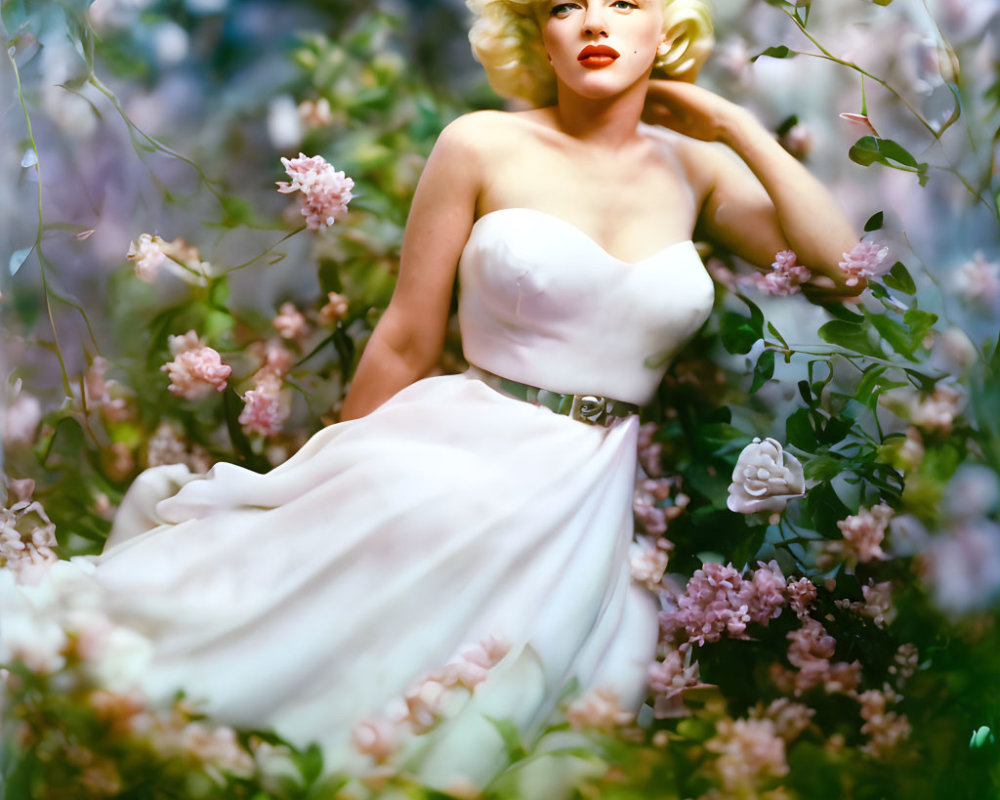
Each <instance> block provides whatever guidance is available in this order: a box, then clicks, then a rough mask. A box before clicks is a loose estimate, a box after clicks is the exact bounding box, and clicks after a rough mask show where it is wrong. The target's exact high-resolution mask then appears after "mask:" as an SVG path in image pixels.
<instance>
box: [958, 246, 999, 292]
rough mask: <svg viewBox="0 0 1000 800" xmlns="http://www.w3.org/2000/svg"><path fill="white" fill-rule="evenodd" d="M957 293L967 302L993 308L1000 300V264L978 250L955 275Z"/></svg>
mask: <svg viewBox="0 0 1000 800" xmlns="http://www.w3.org/2000/svg"><path fill="white" fill-rule="evenodd" d="M954 286H955V291H956V292H957V293H958V294H959V295H960V296H961V297H963V298H965V299H966V300H970V301H973V302H977V303H981V304H983V305H985V306H992V305H994V304H995V303H996V302H997V301H998V300H1000V264H998V263H997V262H996V261H987V260H986V256H985V255H984V254H983V251H982V250H977V251H976V252H975V253H974V254H973V256H972V260H971V261H967V262H966V263H964V264H963V265H962V266H961V267H959V269H958V270H957V271H956V273H955V282H954Z"/></svg>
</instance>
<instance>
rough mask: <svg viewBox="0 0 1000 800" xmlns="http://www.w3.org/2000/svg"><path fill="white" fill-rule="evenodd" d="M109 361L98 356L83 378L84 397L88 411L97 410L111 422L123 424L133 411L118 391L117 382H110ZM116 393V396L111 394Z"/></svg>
mask: <svg viewBox="0 0 1000 800" xmlns="http://www.w3.org/2000/svg"><path fill="white" fill-rule="evenodd" d="M108 366H109V364H108V361H107V359H106V358H104V357H102V356H96V357H95V358H94V360H93V361H91V362H90V366H89V367H87V371H86V373H85V374H84V377H83V386H84V396H85V397H86V401H87V409H88V410H90V411H94V410H97V411H99V412H100V414H101V416H102V417H104V419H106V420H108V421H109V422H121V421H123V420H125V419H128V417H129V415H130V413H131V409H130V407H129V403H128V401H127V400H126V399H125V398H124V397H122V396H121V395H120V394H119V393H118V392H117V391H115V390H117V389H118V383H117V381H113V380H108V379H107V378H106V377H105V375H106V374H107V371H108ZM112 391H115V396H112V394H111V392H112Z"/></svg>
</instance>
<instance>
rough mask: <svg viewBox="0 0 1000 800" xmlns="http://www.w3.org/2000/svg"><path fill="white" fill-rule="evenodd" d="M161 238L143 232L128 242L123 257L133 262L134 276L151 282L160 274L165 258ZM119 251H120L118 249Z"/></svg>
mask: <svg viewBox="0 0 1000 800" xmlns="http://www.w3.org/2000/svg"><path fill="white" fill-rule="evenodd" d="M163 244H164V241H163V239H161V238H160V237H159V236H153V235H151V234H148V233H143V234H141V235H140V236H139V238H138V239H135V240H134V241H132V242H129V246H128V253H127V254H126V256H125V258H127V259H128V260H129V261H133V262H135V276H136V277H137V278H138V279H139V280H141V281H145V282H146V283H152V282H153V281H154V280H156V276H157V275H159V274H160V268H161V267H162V266H163V263H164V262H165V261H166V260H167V255H166V253H164V252H163V247H162V245H163ZM119 252H120V251H119Z"/></svg>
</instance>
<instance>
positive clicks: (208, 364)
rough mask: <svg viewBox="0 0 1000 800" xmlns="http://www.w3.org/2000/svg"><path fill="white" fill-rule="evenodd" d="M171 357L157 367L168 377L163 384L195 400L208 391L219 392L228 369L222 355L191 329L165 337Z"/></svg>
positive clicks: (230, 371)
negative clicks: (166, 382) (181, 333)
mask: <svg viewBox="0 0 1000 800" xmlns="http://www.w3.org/2000/svg"><path fill="white" fill-rule="evenodd" d="M167 341H168V344H169V345H170V352H171V353H172V354H173V355H174V360H173V361H170V362H168V363H166V364H164V365H163V367H161V369H162V370H163V371H164V372H166V373H167V375H168V376H169V377H170V386H168V387H167V388H168V389H169V390H170V391H171V392H173V393H174V394H176V395H179V396H181V397H184V398H186V399H188V400H198V399H200V398H202V397H205V396H207V395H209V394H211V392H212V391H213V390H214V391H217V392H221V391H222V390H223V389H225V388H226V381H227V380H228V379H229V375H230V373H232V367H230V366H228V365H227V364H223V363H222V357H221V356H220V355H219V354H218V352H216V351H215V350H213V349H212V348H211V347H207V346H206V345H205V343H204V342H203V341H202V340H201V339H199V338H198V334H196V333H195V332H194V331H193V330H192V331H188V332H187V333H185V334H184V335H183V336H170V337H168V340H167Z"/></svg>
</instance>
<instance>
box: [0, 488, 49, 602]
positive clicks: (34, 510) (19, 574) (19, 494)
mask: <svg viewBox="0 0 1000 800" xmlns="http://www.w3.org/2000/svg"><path fill="white" fill-rule="evenodd" d="M7 483H8V486H7V488H8V495H9V496H8V500H13V502H12V503H10V505H9V507H7V508H0V567H6V568H7V569H10V570H12V571H13V572H14V573H15V576H16V579H17V581H18V583H22V584H27V585H30V586H34V585H37V584H39V583H40V582H41V581H42V579H43V578H44V577H45V576H46V575H47V574H48V572H49V569H50V568H51V567H52V565H53V564H54V563H55V562H56V561H57V560H58V557H57V556H56V553H55V548H56V546H57V545H56V535H55V531H56V526H55V525H54V524H53V522H52V520H50V519H49V517H48V515H47V514H46V513H45V509H44V508H43V507H42V504H41V503H39V502H38V501H37V500H32V499H31V496H32V494H33V493H34V490H35V483H34V481H32V480H29V479H25V480H17V481H8V482H7Z"/></svg>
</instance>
